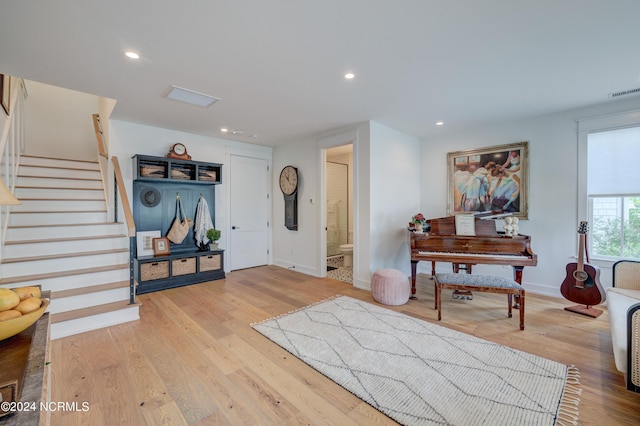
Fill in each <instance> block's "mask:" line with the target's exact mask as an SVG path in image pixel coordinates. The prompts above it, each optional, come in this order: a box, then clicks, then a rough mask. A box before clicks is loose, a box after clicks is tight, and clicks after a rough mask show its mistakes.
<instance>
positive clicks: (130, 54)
mask: <svg viewBox="0 0 640 426" xmlns="http://www.w3.org/2000/svg"><path fill="white" fill-rule="evenodd" d="M124 54H125V56H126V57H127V58H129V59H140V55H138V54H137V53H136V52H133V51H131V50H130V51H128V52H124Z"/></svg>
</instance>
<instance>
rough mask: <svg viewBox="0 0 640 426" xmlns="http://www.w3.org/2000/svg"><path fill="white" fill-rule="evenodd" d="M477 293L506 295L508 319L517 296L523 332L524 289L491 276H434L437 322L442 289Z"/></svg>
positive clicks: (439, 317)
mask: <svg viewBox="0 0 640 426" xmlns="http://www.w3.org/2000/svg"><path fill="white" fill-rule="evenodd" d="M443 288H447V289H452V290H462V291H478V292H485V293H502V294H506V295H507V302H508V304H509V311H508V312H509V313H508V315H509V318H511V317H512V313H511V306H512V301H513V300H512V299H513V296H514V295H516V296H519V297H520V301H519V309H520V330H524V294H525V292H524V288H523V287H522V286H521V285H520V284H518V283H517V282H515V281H513V280H509V279H506V278H502V277H495V276H491V275H471V274H436V276H435V279H434V290H435V299H436V300H435V301H436V306H435V309H437V310H438V321H440V320H441V318H442V314H441V313H442V289H443Z"/></svg>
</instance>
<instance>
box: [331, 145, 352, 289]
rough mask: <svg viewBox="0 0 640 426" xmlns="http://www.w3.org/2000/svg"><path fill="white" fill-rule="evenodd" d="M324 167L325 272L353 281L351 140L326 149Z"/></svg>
mask: <svg viewBox="0 0 640 426" xmlns="http://www.w3.org/2000/svg"><path fill="white" fill-rule="evenodd" d="M324 170H325V173H324V176H325V181H324V188H325V197H324V199H325V200H326V202H325V206H324V208H325V229H326V253H327V257H326V267H327V276H328V277H330V278H334V279H337V280H340V281H344V282H348V283H353V251H354V250H353V206H354V203H353V172H352V170H353V144H345V145H341V146H337V147H332V148H329V149H327V150H326V157H325V165H324Z"/></svg>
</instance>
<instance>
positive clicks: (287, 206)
mask: <svg viewBox="0 0 640 426" xmlns="http://www.w3.org/2000/svg"><path fill="white" fill-rule="evenodd" d="M280 190H281V191H282V195H283V196H284V226H285V227H286V228H287V229H290V230H292V231H297V230H298V169H296V168H295V167H293V166H286V167H285V168H283V169H282V171H281V172H280Z"/></svg>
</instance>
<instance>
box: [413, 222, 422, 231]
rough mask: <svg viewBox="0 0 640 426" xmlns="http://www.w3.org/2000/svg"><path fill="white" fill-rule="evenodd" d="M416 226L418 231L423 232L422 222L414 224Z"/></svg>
mask: <svg viewBox="0 0 640 426" xmlns="http://www.w3.org/2000/svg"><path fill="white" fill-rule="evenodd" d="M414 226H415V228H416V232H422V222H418V223H416V224H414Z"/></svg>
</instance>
